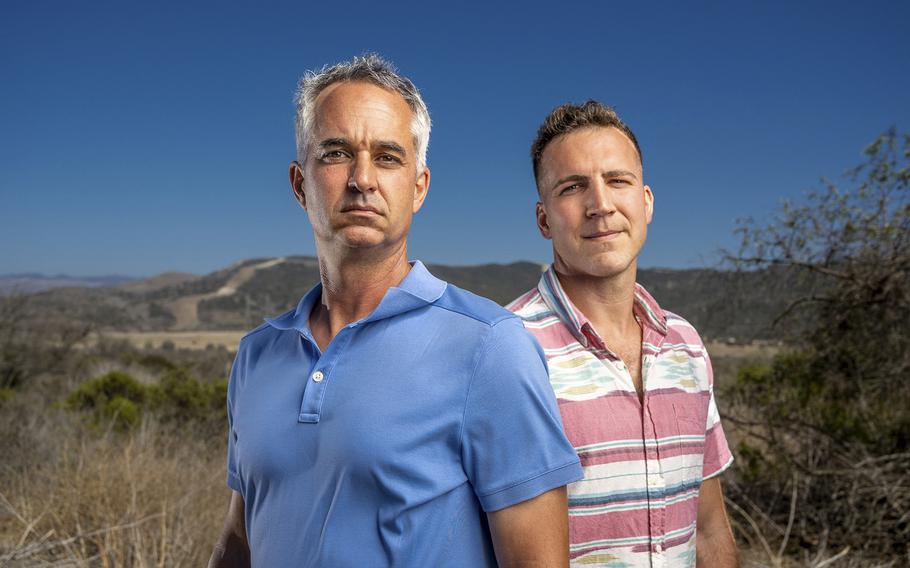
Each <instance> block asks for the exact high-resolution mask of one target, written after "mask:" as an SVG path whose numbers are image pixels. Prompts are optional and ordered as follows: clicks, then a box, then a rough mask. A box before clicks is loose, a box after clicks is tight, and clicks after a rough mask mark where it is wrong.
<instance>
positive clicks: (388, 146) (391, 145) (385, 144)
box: [376, 140, 408, 156]
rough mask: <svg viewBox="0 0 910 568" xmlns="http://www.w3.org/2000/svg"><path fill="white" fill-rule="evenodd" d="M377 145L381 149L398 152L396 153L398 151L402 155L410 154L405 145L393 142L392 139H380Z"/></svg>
mask: <svg viewBox="0 0 910 568" xmlns="http://www.w3.org/2000/svg"><path fill="white" fill-rule="evenodd" d="M376 147H377V148H380V149H382V150H388V151H390V152H396V153H398V154H401V155H402V156H407V155H408V153H407V151H406V150H405V149H404V147H403V146H402V145H401V144H398V143H397V142H391V141H388V140H380V141H379V142H377V143H376Z"/></svg>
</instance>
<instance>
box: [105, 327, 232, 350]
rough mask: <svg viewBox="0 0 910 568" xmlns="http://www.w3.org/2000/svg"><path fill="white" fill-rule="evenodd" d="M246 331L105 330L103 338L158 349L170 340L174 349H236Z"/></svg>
mask: <svg viewBox="0 0 910 568" xmlns="http://www.w3.org/2000/svg"><path fill="white" fill-rule="evenodd" d="M245 333H246V331H106V332H104V334H103V337H104V339H106V340H113V341H126V342H128V343H129V344H130V345H132V346H133V347H135V348H137V349H146V348H150V349H160V348H161V347H162V345H163V344H165V343H166V342H170V343H171V344H173V347H174V348H176V349H205V348H206V347H208V346H209V345H211V346H213V347H224V348H226V349H227V350H228V351H236V350H237V344H238V343H240V338H241V337H243V335H244V334H245ZM100 338H101V336H100V335H99V334H93V335H92V337H91V339H92V341H90V342H89V343H90V344H91V343H96V342H97V341H98V340H99V339H100Z"/></svg>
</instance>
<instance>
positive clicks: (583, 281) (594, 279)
mask: <svg viewBox="0 0 910 568" xmlns="http://www.w3.org/2000/svg"><path fill="white" fill-rule="evenodd" d="M560 264H561V263H556V264H554V268H555V269H556V275H557V277H558V278H559V283H560V285H562V288H563V290H564V291H565V293H566V295H567V296H568V297H569V299H570V300H572V303H573V304H575V306H576V307H577V308H578V309H579V310H581V312H582V313H583V314H584V315H585V317H587V318H588V320H589V321H590V322H591V325H593V326H594V329H596V330H597V333H598V334H599V335H600V336H601V337H603V338H604V339H608V338H615V337H625V336H628V335H630V334H635V335H637V334H639V333H640V328H639V326H638V322H636V321H635V315H634V313H633V306H634V304H635V275H636V267H635V262H634V261H633V263H632V265H631V266H630V267H629V269H627V270H624V271H623V272H622V273H620V274H617V275H615V276H608V277H598V276H590V275H587V274H578V273H573V272H572V271H569V270H566V271H563V267H562V266H560Z"/></svg>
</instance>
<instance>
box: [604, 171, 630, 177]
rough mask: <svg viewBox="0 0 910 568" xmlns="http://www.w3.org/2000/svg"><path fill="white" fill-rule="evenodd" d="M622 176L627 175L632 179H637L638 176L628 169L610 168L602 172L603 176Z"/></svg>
mask: <svg viewBox="0 0 910 568" xmlns="http://www.w3.org/2000/svg"><path fill="white" fill-rule="evenodd" d="M623 176H629V177H631V178H633V179H638V176H637V175H635V173H634V172H630V171H629V170H610V171H608V172H606V173H604V177H605V178H615V177H623Z"/></svg>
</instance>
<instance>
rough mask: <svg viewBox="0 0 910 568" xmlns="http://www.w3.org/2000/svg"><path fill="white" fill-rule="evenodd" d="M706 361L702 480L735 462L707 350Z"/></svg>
mask: <svg viewBox="0 0 910 568" xmlns="http://www.w3.org/2000/svg"><path fill="white" fill-rule="evenodd" d="M705 363H706V365H707V371H708V392H709V393H710V396H709V398H708V421H707V423H706V424H705V460H704V465H703V467H702V480H705V479H710V478H712V477H715V476H717V475H720V474H721V473H723V472H724V471H726V469H727V468H729V467H730V466H731V465H732V464H733V454H732V453H730V448H729V446H727V437H726V436H725V435H724V428H723V426H722V425H721V423H720V413H719V412H718V411H717V403H716V402H715V401H714V369H713V368H712V367H711V358H710V357H709V356H708V351H707V349H706V350H705Z"/></svg>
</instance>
